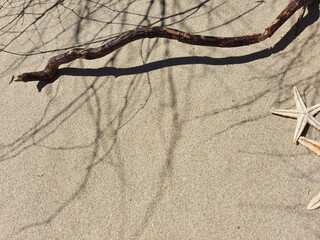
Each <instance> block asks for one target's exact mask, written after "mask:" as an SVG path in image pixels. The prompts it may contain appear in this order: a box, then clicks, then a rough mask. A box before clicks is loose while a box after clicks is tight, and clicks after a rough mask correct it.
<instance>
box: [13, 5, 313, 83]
mask: <svg viewBox="0 0 320 240" xmlns="http://www.w3.org/2000/svg"><path fill="white" fill-rule="evenodd" d="M312 2H313V0H293V1H292V2H291V3H289V5H288V6H287V7H286V8H285V9H284V10H283V11H282V12H281V13H280V14H279V15H278V17H277V18H276V19H275V20H274V21H273V22H272V23H271V25H270V26H269V27H268V28H266V29H265V31H264V32H263V33H259V34H252V35H245V36H239V37H214V36H204V35H193V34H190V33H186V32H183V31H180V30H176V29H171V28H166V27H142V28H137V29H134V30H131V31H128V32H125V33H123V34H121V35H119V36H118V37H116V38H115V39H114V40H112V41H110V42H108V43H106V44H105V45H102V46H100V47H97V48H74V49H71V50H69V51H67V52H65V53H63V54H60V55H57V56H54V57H52V58H50V60H49V62H48V64H47V66H46V67H45V69H44V70H42V71H39V72H28V73H23V74H21V75H19V76H18V77H17V79H16V80H15V81H21V82H29V81H50V80H51V79H52V78H53V77H54V76H55V75H56V73H57V71H58V68H59V66H60V65H61V64H65V63H69V62H71V61H74V60H75V59H78V58H83V59H89V60H92V59H96V58H101V57H104V56H106V55H108V54H109V53H111V52H113V51H115V50H116V49H118V48H120V47H123V46H124V45H127V44H128V43H130V42H133V41H136V40H139V39H142V38H167V39H173V40H177V41H179V42H182V43H186V44H192V45H200V46H211V47H240V46H246V45H251V44H255V43H258V42H261V41H263V40H265V39H267V38H269V37H271V36H272V35H273V34H274V33H275V32H276V31H277V30H278V29H279V28H280V27H281V26H282V25H283V24H284V23H285V22H286V21H287V20H288V19H289V18H290V17H291V16H292V15H293V14H294V13H295V12H296V11H297V10H298V9H299V8H301V7H306V6H308V5H309V4H311V3H312Z"/></svg>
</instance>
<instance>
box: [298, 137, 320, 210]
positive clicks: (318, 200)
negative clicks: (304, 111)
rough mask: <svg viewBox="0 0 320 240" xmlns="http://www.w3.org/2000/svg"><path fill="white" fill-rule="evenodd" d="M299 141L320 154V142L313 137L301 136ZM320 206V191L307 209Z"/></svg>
mask: <svg viewBox="0 0 320 240" xmlns="http://www.w3.org/2000/svg"><path fill="white" fill-rule="evenodd" d="M298 141H299V143H300V144H301V145H303V146H305V147H307V148H309V149H310V150H311V151H313V152H314V153H316V154H317V155H318V156H320V143H319V142H317V141H315V140H312V139H309V138H305V137H300V138H299V140H298ZM319 207H320V193H319V194H318V195H317V196H315V197H313V198H312V199H311V201H310V203H309V204H308V206H307V210H314V209H316V208H319Z"/></svg>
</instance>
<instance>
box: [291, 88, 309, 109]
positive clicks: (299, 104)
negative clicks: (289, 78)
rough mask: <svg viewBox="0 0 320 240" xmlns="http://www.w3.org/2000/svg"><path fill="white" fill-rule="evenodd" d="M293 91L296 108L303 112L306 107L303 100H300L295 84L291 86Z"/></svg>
mask: <svg viewBox="0 0 320 240" xmlns="http://www.w3.org/2000/svg"><path fill="white" fill-rule="evenodd" d="M293 92H294V99H295V102H296V106H297V109H298V110H300V111H303V112H305V110H306V109H307V107H306V105H305V104H304V102H303V100H302V98H301V96H300V93H299V91H298V88H297V87H296V86H294V87H293Z"/></svg>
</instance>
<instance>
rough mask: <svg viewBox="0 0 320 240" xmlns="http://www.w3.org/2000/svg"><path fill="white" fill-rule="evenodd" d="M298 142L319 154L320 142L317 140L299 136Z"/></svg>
mask: <svg viewBox="0 0 320 240" xmlns="http://www.w3.org/2000/svg"><path fill="white" fill-rule="evenodd" d="M298 142H299V143H300V144H301V145H303V146H305V147H307V148H309V149H310V150H311V151H312V152H314V153H315V154H317V155H318V156H320V143H319V142H317V141H315V140H312V139H309V138H305V137H300V138H299V140H298Z"/></svg>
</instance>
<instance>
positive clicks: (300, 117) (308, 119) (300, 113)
mask: <svg viewBox="0 0 320 240" xmlns="http://www.w3.org/2000/svg"><path fill="white" fill-rule="evenodd" d="M293 92H294V98H295V102H296V107H297V109H296V110H272V111H271V112H272V113H273V114H276V115H280V116H285V117H290V118H296V119H297V126H296V130H295V133H294V140H293V141H294V142H295V143H296V142H297V141H298V139H299V137H300V136H301V133H302V131H303V129H304V128H305V126H306V125H307V123H309V124H310V125H311V126H313V127H315V128H316V129H318V130H320V123H319V122H318V121H317V120H316V119H315V118H314V117H313V116H314V115H315V114H317V113H318V112H320V104H316V105H314V106H312V107H309V108H307V107H306V105H305V103H304V102H303V100H302V98H301V96H300V93H299V91H298V89H297V87H295V86H294V87H293Z"/></svg>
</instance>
